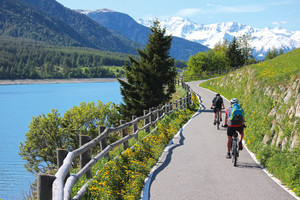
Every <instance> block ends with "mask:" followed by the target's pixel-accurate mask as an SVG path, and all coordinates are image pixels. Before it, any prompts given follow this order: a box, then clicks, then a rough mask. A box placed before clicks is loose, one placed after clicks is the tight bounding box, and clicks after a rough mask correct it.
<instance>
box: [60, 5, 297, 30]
mask: <svg viewBox="0 0 300 200" xmlns="http://www.w3.org/2000/svg"><path fill="white" fill-rule="evenodd" d="M57 1H58V2H59V3H61V4H62V5H64V6H65V7H68V8H71V9H86V10H96V9H101V8H108V9H111V10H114V11H117V12H122V13H126V14H128V15H130V16H131V17H132V18H134V19H139V18H142V19H146V18H149V17H156V18H158V19H159V20H163V19H165V18H168V17H172V16H181V17H187V18H189V19H190V20H191V21H193V22H195V23H197V24H213V23H220V22H229V21H234V22H239V23H242V24H246V25H250V26H253V27H255V28H265V27H275V26H280V27H281V28H284V29H287V30H290V31H296V30H300V0H251V1H245V0H147V1H144V0H57Z"/></svg>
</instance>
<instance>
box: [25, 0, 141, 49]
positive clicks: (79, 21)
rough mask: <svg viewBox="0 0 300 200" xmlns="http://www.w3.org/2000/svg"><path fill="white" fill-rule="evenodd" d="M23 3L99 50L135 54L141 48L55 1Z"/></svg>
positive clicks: (30, 0)
mask: <svg viewBox="0 0 300 200" xmlns="http://www.w3.org/2000/svg"><path fill="white" fill-rule="evenodd" d="M24 1H25V2H27V3H29V4H31V5H33V6H34V7H36V8H37V9H40V10H42V11H44V12H45V14H46V13H47V14H48V15H50V16H51V17H54V18H56V19H58V20H60V21H62V22H64V23H65V24H67V25H68V26H70V27H71V28H73V29H74V30H75V31H77V32H78V33H79V34H81V35H82V36H84V37H85V38H86V39H87V40H88V41H89V42H90V43H91V44H93V45H94V46H95V47H96V48H97V49H99V50H103V51H113V52H122V53H129V54H137V53H136V48H141V47H142V45H140V44H138V43H136V42H133V41H131V40H129V39H127V38H125V37H123V36H121V35H117V34H116V33H112V32H111V31H109V30H107V29H106V28H105V27H103V26H101V25H100V24H98V23H97V22H95V21H93V20H92V19H90V18H89V17H87V16H85V15H82V14H80V13H77V12H75V11H73V10H71V9H69V8H66V7H64V6H63V5H61V4H60V3H58V2H57V1H55V0H24Z"/></svg>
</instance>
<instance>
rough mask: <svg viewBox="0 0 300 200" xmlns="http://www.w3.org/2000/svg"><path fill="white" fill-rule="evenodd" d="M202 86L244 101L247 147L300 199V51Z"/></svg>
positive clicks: (242, 102)
mask: <svg viewBox="0 0 300 200" xmlns="http://www.w3.org/2000/svg"><path fill="white" fill-rule="evenodd" d="M201 86H203V87H207V88H209V89H211V90H213V91H216V92H219V93H220V94H221V95H223V96H225V97H227V98H228V99H231V98H233V97H236V98H238V99H239V100H240V103H241V104H242V105H243V107H244V109H245V114H246V121H247V122H246V123H247V125H248V127H247V128H246V129H245V138H244V139H245V143H246V145H247V147H248V148H249V149H250V150H251V151H252V152H254V153H255V154H256V156H257V158H258V159H259V161H260V162H261V164H262V165H264V166H265V167H266V168H267V170H269V171H270V172H271V173H272V174H274V176H276V177H277V178H279V179H280V180H281V181H282V183H283V184H286V185H287V187H289V188H290V189H291V190H293V191H294V192H296V194H297V195H298V196H300V137H299V132H300V49H296V50H294V51H291V52H288V53H286V54H283V55H281V56H278V57H276V58H274V59H271V60H268V61H266V62H262V63H259V64H256V65H250V66H247V67H243V68H241V69H239V70H237V71H235V72H233V73H230V74H228V75H226V76H223V77H220V78H218V79H215V80H211V81H207V82H205V83H204V84H202V85H201Z"/></svg>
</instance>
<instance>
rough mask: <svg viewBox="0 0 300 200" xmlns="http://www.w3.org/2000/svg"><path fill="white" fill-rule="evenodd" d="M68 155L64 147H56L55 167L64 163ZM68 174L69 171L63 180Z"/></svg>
mask: <svg viewBox="0 0 300 200" xmlns="http://www.w3.org/2000/svg"><path fill="white" fill-rule="evenodd" d="M67 155H68V150H66V149H56V156H57V168H60V167H61V166H62V165H63V163H64V159H65V158H66V157H67ZM69 176H70V172H69V173H68V174H67V176H66V178H65V181H66V180H67V178H68V177H69Z"/></svg>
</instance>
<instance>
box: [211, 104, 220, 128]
mask: <svg viewBox="0 0 300 200" xmlns="http://www.w3.org/2000/svg"><path fill="white" fill-rule="evenodd" d="M211 109H214V108H213V107H211ZM220 124H221V117H220V109H219V108H216V125H217V129H218V130H219V129H220Z"/></svg>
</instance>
